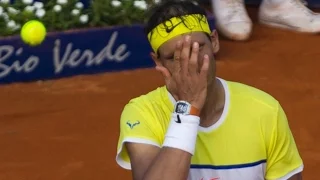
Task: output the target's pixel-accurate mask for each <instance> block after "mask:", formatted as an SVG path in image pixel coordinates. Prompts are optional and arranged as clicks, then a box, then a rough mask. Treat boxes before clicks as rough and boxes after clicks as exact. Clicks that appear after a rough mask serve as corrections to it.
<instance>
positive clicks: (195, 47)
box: [188, 42, 199, 74]
mask: <svg viewBox="0 0 320 180" xmlns="http://www.w3.org/2000/svg"><path fill="white" fill-rule="evenodd" d="M198 54H199V43H197V42H195V43H193V44H192V50H191V55H190V60H189V66H188V69H189V73H190V74H196V73H197V70H198Z"/></svg>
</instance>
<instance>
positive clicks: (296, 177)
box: [289, 173, 302, 180]
mask: <svg viewBox="0 0 320 180" xmlns="http://www.w3.org/2000/svg"><path fill="white" fill-rule="evenodd" d="M289 180H302V173H298V174H295V175H294V176H292V177H291V178H289Z"/></svg>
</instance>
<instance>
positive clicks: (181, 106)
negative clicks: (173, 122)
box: [175, 102, 188, 114]
mask: <svg viewBox="0 0 320 180" xmlns="http://www.w3.org/2000/svg"><path fill="white" fill-rule="evenodd" d="M175 111H176V113H181V114H185V113H187V112H188V104H186V103H182V102H179V103H177V105H176V110H175Z"/></svg>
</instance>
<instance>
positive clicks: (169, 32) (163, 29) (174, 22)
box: [148, 14, 211, 52]
mask: <svg viewBox="0 0 320 180" xmlns="http://www.w3.org/2000/svg"><path fill="white" fill-rule="evenodd" d="M190 32H205V33H208V34H210V33H211V30H210V26H209V23H208V20H207V18H205V17H204V15H201V14H191V15H186V16H182V17H179V18H177V17H173V18H171V19H170V20H168V21H166V22H165V23H161V24H159V25H158V26H157V27H155V28H154V29H153V30H152V31H151V32H149V34H148V39H149V42H150V44H151V47H152V49H153V51H154V52H157V51H158V49H159V47H160V46H161V45H162V44H163V43H165V42H167V41H168V40H170V39H172V38H174V37H176V36H178V35H181V34H185V33H190Z"/></svg>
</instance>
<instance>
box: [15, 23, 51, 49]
mask: <svg viewBox="0 0 320 180" xmlns="http://www.w3.org/2000/svg"><path fill="white" fill-rule="evenodd" d="M46 33H47V30H46V27H45V26H44V25H43V24H42V22H40V21H37V20H31V21H28V22H26V23H25V24H24V25H23V26H22V28H21V32H20V35H21V38H22V40H23V41H24V42H25V43H26V44H29V45H31V46H36V45H39V44H41V43H42V41H43V40H44V39H45V37H46Z"/></svg>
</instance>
